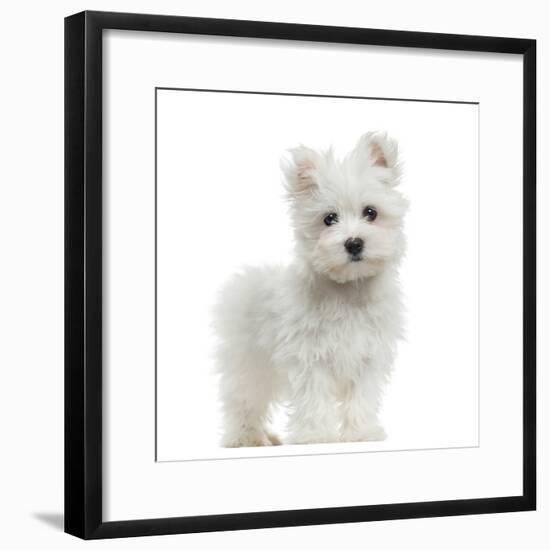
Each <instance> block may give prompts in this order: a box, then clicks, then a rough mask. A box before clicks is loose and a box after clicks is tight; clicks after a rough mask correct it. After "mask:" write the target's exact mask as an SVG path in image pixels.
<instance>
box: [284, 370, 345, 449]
mask: <svg viewBox="0 0 550 550" xmlns="http://www.w3.org/2000/svg"><path fill="white" fill-rule="evenodd" d="M334 387H335V381H334V378H333V376H332V374H331V373H330V371H329V370H328V369H327V368H325V367H324V366H322V365H315V366H311V367H307V368H303V369H301V370H300V371H299V373H298V374H297V375H296V376H295V377H294V379H293V381H292V401H291V412H290V416H289V422H288V439H287V441H286V442H287V443H289V444H291V445H297V444H307V443H334V442H336V441H338V418H337V412H336V400H335V395H334Z"/></svg>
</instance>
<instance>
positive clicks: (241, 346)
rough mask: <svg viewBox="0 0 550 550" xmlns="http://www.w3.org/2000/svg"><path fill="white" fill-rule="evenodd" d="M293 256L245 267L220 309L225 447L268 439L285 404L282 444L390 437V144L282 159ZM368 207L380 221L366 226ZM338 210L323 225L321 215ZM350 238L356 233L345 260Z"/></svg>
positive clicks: (393, 162)
mask: <svg viewBox="0 0 550 550" xmlns="http://www.w3.org/2000/svg"><path fill="white" fill-rule="evenodd" d="M282 169H283V172H284V175H285V179H286V183H285V185H286V191H287V196H288V200H289V204H290V216H291V220H292V224H293V227H294V232H295V251H296V254H295V260H294V262H293V263H292V264H291V265H289V266H284V267H283V266H273V267H250V268H247V269H244V270H243V271H242V272H241V273H239V274H237V275H235V276H234V277H233V278H232V279H230V280H229V281H228V282H227V284H226V285H225V286H224V288H223V289H222V291H221V293H220V299H219V302H218V304H217V306H216V308H215V316H214V320H215V330H216V332H217V334H218V336H219V347H218V350H217V368H218V370H219V373H220V375H221V376H220V381H221V382H220V383H221V386H220V395H221V401H222V409H223V436H222V444H223V445H224V446H227V447H247V446H258V445H272V444H277V443H279V442H280V440H279V437H278V436H277V435H275V434H272V433H270V431H269V420H270V413H271V410H272V407H273V406H274V405H277V404H281V403H284V404H285V405H286V406H287V407H288V425H287V430H286V431H287V432H288V437H286V438H285V440H284V442H285V443H289V444H300V443H326V442H337V441H371V440H380V439H384V438H385V431H384V428H383V427H382V426H381V425H380V422H379V418H378V414H379V410H380V406H381V400H382V395H383V391H384V387H385V386H386V384H387V382H388V380H389V376H390V374H391V370H392V364H393V362H394V356H395V352H396V344H397V342H398V340H399V338H400V337H401V335H402V315H401V309H402V308H401V298H400V291H399V284H398V266H399V262H400V259H401V258H402V256H403V253H404V242H405V240H404V235H403V217H404V215H405V212H406V210H407V206H408V203H407V201H406V199H405V198H404V197H403V196H402V195H401V193H400V192H399V191H397V190H396V186H397V184H398V183H399V178H400V166H399V163H398V155H397V144H396V142H395V141H394V140H393V139H391V138H389V137H388V136H387V135H386V134H383V133H372V132H371V133H367V134H365V135H364V136H362V137H361V138H360V139H359V141H358V143H357V145H356V147H355V148H354V150H353V151H351V153H349V154H348V155H347V156H346V157H344V158H343V159H337V158H336V157H335V155H334V154H333V152H332V151H331V150H329V151H326V152H318V151H314V150H312V149H309V148H307V147H304V146H300V147H298V148H296V149H292V150H291V151H290V159H284V160H283V161H282ZM366 206H371V207H374V208H376V210H377V212H378V216H377V218H376V219H375V220H374V221H367V220H366V219H365V217H364V216H363V210H364V208H365V207H366ZM330 212H336V213H337V214H338V223H336V224H334V225H331V226H326V225H325V224H324V223H323V219H324V217H325V216H326V215H327V214H328V213H330ZM348 238H362V239H363V240H364V242H365V251H364V257H363V259H362V261H355V262H352V261H350V255H349V254H348V252H347V251H346V250H345V248H344V244H343V243H344V242H345V241H346V240H347V239H348Z"/></svg>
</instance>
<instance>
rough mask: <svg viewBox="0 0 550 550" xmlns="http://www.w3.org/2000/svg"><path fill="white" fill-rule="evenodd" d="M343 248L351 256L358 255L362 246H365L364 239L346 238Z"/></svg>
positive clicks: (361, 250)
mask: <svg viewBox="0 0 550 550" xmlns="http://www.w3.org/2000/svg"><path fill="white" fill-rule="evenodd" d="M344 247H345V249H346V250H347V251H348V252H349V253H350V254H351V255H352V256H358V255H359V254H361V252H363V248H364V247H365V241H364V240H363V239H358V238H355V239H348V240H347V241H346V242H345V243H344Z"/></svg>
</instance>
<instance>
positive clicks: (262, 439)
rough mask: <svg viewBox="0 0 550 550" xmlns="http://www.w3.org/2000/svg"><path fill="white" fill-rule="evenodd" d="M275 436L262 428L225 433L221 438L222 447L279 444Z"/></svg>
mask: <svg viewBox="0 0 550 550" xmlns="http://www.w3.org/2000/svg"><path fill="white" fill-rule="evenodd" d="M279 444H280V442H279V441H278V439H277V437H276V436H274V435H272V434H268V433H267V432H265V431H264V430H249V431H246V432H241V433H238V434H226V435H225V436H224V437H223V439H222V446H223V447H269V446H271V445H279Z"/></svg>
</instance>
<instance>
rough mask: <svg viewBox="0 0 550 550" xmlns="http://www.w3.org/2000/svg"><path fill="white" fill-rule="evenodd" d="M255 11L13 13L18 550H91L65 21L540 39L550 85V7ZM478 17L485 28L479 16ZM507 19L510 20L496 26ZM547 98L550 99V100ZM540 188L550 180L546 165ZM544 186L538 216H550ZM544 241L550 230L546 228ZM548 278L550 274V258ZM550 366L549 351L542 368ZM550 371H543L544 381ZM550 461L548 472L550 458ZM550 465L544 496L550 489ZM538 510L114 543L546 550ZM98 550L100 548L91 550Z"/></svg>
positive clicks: (8, 312)
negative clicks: (69, 509)
mask: <svg viewBox="0 0 550 550" xmlns="http://www.w3.org/2000/svg"><path fill="white" fill-rule="evenodd" d="M293 4H294V5H292V6H291V3H290V2H284V1H280V2H277V3H276V4H275V3H273V4H269V5H262V6H260V5H256V3H254V2H239V1H237V0H236V1H235V2H232V3H231V5H229V4H226V3H223V2H214V1H209V2H208V1H206V2H200V3H199V2H186V3H185V4H182V3H181V2H155V3H152V2H133V3H132V4H129V3H127V2H121V1H111V2H109V3H105V2H94V1H90V2H88V3H82V2H59V3H58V4H56V5H54V6H51V5H50V6H47V7H46V6H44V7H42V6H41V5H40V4H39V3H31V2H21V3H20V4H19V5H18V6H17V8H15V7H11V8H10V9H9V10H8V11H6V13H5V21H9V22H10V24H9V25H6V27H5V29H4V31H3V35H2V41H3V52H4V56H3V62H4V70H5V71H6V73H7V74H6V73H5V74H6V77H5V80H4V82H5V83H9V86H7V85H6V84H5V87H4V88H2V94H3V98H2V99H3V100H2V102H1V103H0V104H1V105H2V109H3V113H2V116H3V125H2V137H3V145H4V149H5V151H6V154H5V155H3V161H2V168H1V169H2V177H1V181H2V191H4V190H5V191H6V193H5V195H4V193H3V195H4V196H3V198H2V200H1V201H0V209H1V215H0V223H1V224H2V251H3V259H4V266H5V267H4V271H3V272H2V278H3V285H2V297H1V304H2V324H3V326H2V330H3V334H4V338H3V341H2V347H1V351H0V354H1V355H2V356H1V364H2V367H3V369H2V372H3V374H4V380H3V383H2V384H1V388H2V389H1V390H0V391H1V394H2V398H1V399H0V407H1V408H2V431H3V454H2V469H1V470H0V471H1V473H0V476H1V482H2V496H1V497H0V498H1V499H2V500H1V506H2V509H1V513H2V518H3V521H2V524H3V525H2V533H1V535H0V537H2V538H3V540H2V542H5V543H6V545H7V546H8V547H10V548H26V547H29V546H30V547H33V546H34V547H45V548H48V547H52V548H70V547H72V546H76V545H80V544H83V543H81V542H79V541H77V540H75V539H72V538H70V537H68V536H65V535H63V534H62V533H61V532H60V528H59V524H60V521H61V520H60V514H61V512H62V362H63V358H62V353H63V332H62V313H63V310H62V295H63V285H62V197H63V186H62V172H63V162H62V158H63V155H62V140H63V128H62V104H63V94H62V85H63V80H62V60H63V54H62V48H63V42H62V17H63V16H64V15H67V14H69V13H73V12H75V11H79V10H81V9H84V8H94V9H112V10H115V9H118V10H126V11H130V10H133V11H143V12H158V13H171V14H181V15H202V16H211V17H240V18H251V19H271V20H280V21H295V22H314V23H320V24H341V25H358V26H372V27H381V28H398V29H408V30H425V31H438V32H457V33H471V34H494V35H514V36H524V37H529V38H537V39H539V60H541V61H540V62H539V71H540V72H539V96H540V97H542V96H543V94H544V92H545V90H544V88H543V87H544V86H545V85H546V83H547V74H548V73H547V70H546V71H542V67H543V66H544V60H545V59H546V57H547V55H548V48H549V46H548V30H547V29H545V21H546V19H545V17H544V14H543V12H542V10H543V7H542V4H540V3H537V2H525V3H524V4H523V5H522V9H521V10H518V9H517V4H513V3H510V4H509V6H507V5H506V4H503V3H502V2H498V3H497V2H491V3H485V4H484V5H479V4H478V3H477V2H468V1H465V2H461V3H460V4H458V3H457V4H455V5H454V6H449V5H445V6H443V5H441V4H440V3H436V2H421V1H420V2H417V3H414V5H413V4H410V3H407V2H388V3H386V4H380V3H378V4H374V5H372V6H369V7H368V8H367V7H366V6H364V5H356V3H353V2H351V1H350V2H346V1H343V2H340V3H338V5H337V6H336V5H333V4H329V5H327V6H326V7H323V6H321V5H319V4H317V3H316V5H315V6H314V5H313V3H311V4H309V3H307V2H300V3H297V4H295V3H293ZM472 13H474V14H475V17H472ZM496 13H498V14H499V16H498V17H495V14H496ZM547 93H548V92H546V95H547ZM540 113H541V116H540V118H539V120H540V126H539V128H540V131H539V138H542V139H541V141H540V142H539V152H542V150H543V147H544V142H543V139H544V136H545V135H546V132H547V128H548V123H549V122H550V121H549V120H548V114H547V110H545V109H541V110H540ZM539 166H540V170H539V180H540V181H541V182H542V181H543V180H544V178H545V174H546V171H547V161H546V160H545V159H544V158H543V156H542V154H541V155H540V164H539ZM548 200H549V199H548V195H547V191H546V190H545V189H544V188H543V187H542V186H541V193H540V195H539V211H542V210H543V209H545V206H546V208H547V206H548ZM540 228H541V241H542V242H544V241H545V240H546V236H547V235H548V222H545V221H543V220H542V219H541V225H540ZM540 252H541V256H539V258H540V260H539V267H540V269H541V273H540V275H541V276H540V280H542V279H543V277H542V275H543V273H544V275H546V277H547V276H548V273H547V271H548V260H549V257H548V254H549V252H548V248H547V247H546V252H544V251H543V249H542V246H541V247H540ZM539 303H540V311H541V313H540V317H539V318H540V321H541V324H540V327H541V330H540V334H541V335H544V334H545V333H546V332H547V331H548V328H549V325H548V321H549V320H548V310H547V306H548V305H549V304H548V295H547V293H546V291H545V290H543V289H540V290H539ZM547 360H548V348H547V347H546V346H541V349H540V354H539V362H540V364H541V365H544V363H545V362H547ZM541 370H542V369H541ZM539 380H540V382H541V384H540V390H541V391H540V393H539V396H540V397H546V396H547V395H548V384H547V377H546V375H545V374H544V373H542V372H541V375H540V377H539ZM548 401H549V400H548V398H546V399H544V398H543V399H541V400H540V403H541V405H540V407H539V411H540V424H539V425H540V430H539V433H540V434H541V437H542V434H543V433H544V431H546V432H547V419H548V415H549V413H550V409H549V405H548ZM544 443H545V441H542V442H541V444H540V448H541V453H539V458H540V459H541V460H540V461H541V464H542V462H543V455H542V447H543V445H544ZM547 480H548V478H547V475H546V470H545V468H544V466H543V467H542V468H541V469H540V471H539V487H540V488H541V489H548V481H547ZM541 492H542V494H541V496H540V498H539V511H538V512H536V513H521V514H507V515H504V516H503V515H495V516H478V517H462V518H439V519H429V520H410V521H401V522H390V523H388V522H385V523H376V524H363V525H339V526H319V527H308V528H296V529H284V530H276V531H273V530H270V531H263V532H262V531H260V532H241V533H218V534H201V535H188V536H185V537H164V538H157V539H155V540H152V539H142V540H131V541H107V542H104V543H102V544H103V545H106V546H109V547H110V546H114V547H123V546H125V547H131V548H135V547H145V546H146V545H150V546H153V547H155V548H157V547H181V545H182V544H188V545H189V546H190V547H192V548H216V547H219V546H220V545H227V544H229V545H234V546H241V547H243V548H255V547H257V546H259V545H261V546H262V547H264V548H280V547H281V545H285V544H286V545H298V544H300V543H302V542H303V541H306V540H307V541H308V542H309V543H310V544H316V545H318V546H319V547H321V548H331V547H333V546H334V545H335V544H341V542H342V540H346V544H348V545H349V546H351V547H354V546H357V547H364V545H365V541H368V542H369V544H372V545H375V544H377V545H379V546H383V547H387V548H399V547H401V546H403V545H404V544H407V545H408V546H411V547H422V548H434V549H435V548H440V547H442V546H445V547H447V548H465V547H469V546H471V547H481V546H485V545H492V546H498V547H499V548H517V547H520V546H529V547H530V548H544V547H545V544H546V543H545V542H544V539H545V538H546V539H547V538H548V527H546V524H548V521H549V520H550V514H549V512H548V506H547V503H548V499H547V497H546V493H547V490H543V491H541ZM92 544H93V543H92Z"/></svg>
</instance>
